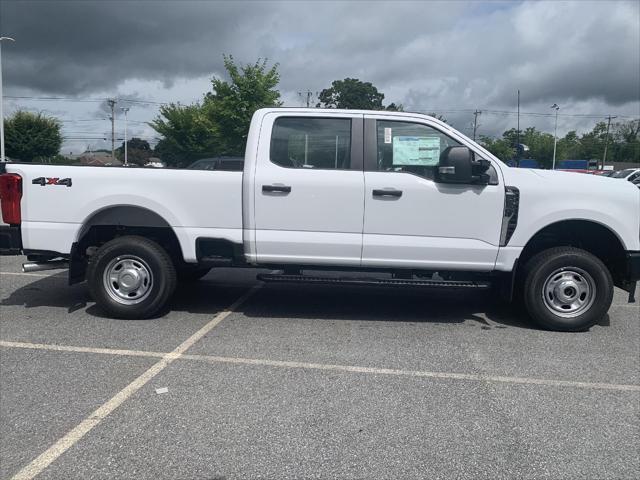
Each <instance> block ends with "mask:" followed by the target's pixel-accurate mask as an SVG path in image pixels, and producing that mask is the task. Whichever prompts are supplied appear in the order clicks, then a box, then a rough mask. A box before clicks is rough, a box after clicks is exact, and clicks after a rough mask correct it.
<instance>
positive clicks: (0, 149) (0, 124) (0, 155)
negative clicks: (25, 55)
mask: <svg viewBox="0 0 640 480" xmlns="http://www.w3.org/2000/svg"><path fill="white" fill-rule="evenodd" d="M3 40H8V41H10V42H15V40H14V39H13V38H10V37H0V162H5V161H6V157H5V156H4V114H3V113H2V103H3V102H4V98H3V97H2V41H3Z"/></svg>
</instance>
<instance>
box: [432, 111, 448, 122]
mask: <svg viewBox="0 0 640 480" xmlns="http://www.w3.org/2000/svg"><path fill="white" fill-rule="evenodd" d="M427 115H429V116H430V117H433V118H437V119H438V120H440V121H441V122H444V123H447V119H446V118H444V116H443V115H440V114H438V113H435V112H431V113H427Z"/></svg>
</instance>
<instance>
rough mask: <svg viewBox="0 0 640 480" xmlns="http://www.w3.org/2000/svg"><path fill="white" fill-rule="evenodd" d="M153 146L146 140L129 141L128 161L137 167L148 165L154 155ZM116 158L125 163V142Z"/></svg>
mask: <svg viewBox="0 0 640 480" xmlns="http://www.w3.org/2000/svg"><path fill="white" fill-rule="evenodd" d="M152 153H153V152H152V151H151V146H150V145H149V142H147V141H146V140H142V139H141V138H137V137H133V138H131V139H130V140H127V161H128V162H129V163H135V164H136V165H140V166H143V165H146V164H147V162H148V161H149V158H150V157H151V155H152ZM116 156H117V157H118V159H119V160H122V161H124V142H122V146H120V147H118V148H117V149H116Z"/></svg>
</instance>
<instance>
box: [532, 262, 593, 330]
mask: <svg viewBox="0 0 640 480" xmlns="http://www.w3.org/2000/svg"><path fill="white" fill-rule="evenodd" d="M542 297H543V298H544V304H545V306H546V307H547V308H548V309H549V310H550V311H551V312H552V313H553V314H554V315H557V316H559V317H563V318H572V317H577V316H578V315H580V314H581V313H583V312H585V311H587V310H589V308H591V305H593V301H594V300H595V297H596V286H595V282H594V281H593V278H591V275H589V274H588V273H587V272H585V271H584V270H582V269H581V268H577V267H568V268H559V269H557V270H556V271H555V272H553V273H552V274H551V275H549V276H548V277H547V279H546V280H545V282H544V286H543V287H542Z"/></svg>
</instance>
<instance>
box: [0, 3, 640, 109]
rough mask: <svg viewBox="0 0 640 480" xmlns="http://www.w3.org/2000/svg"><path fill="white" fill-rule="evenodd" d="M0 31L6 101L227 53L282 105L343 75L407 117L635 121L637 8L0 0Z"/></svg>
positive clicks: (182, 73) (169, 73)
mask: <svg viewBox="0 0 640 480" xmlns="http://www.w3.org/2000/svg"><path fill="white" fill-rule="evenodd" d="M0 32H1V33H2V34H3V35H9V36H14V37H15V38H16V39H17V40H18V41H17V42H16V43H15V44H14V45H12V47H11V51H8V50H9V49H7V51H6V53H5V52H3V53H5V55H4V58H3V60H4V78H5V86H6V87H5V88H6V89H7V90H6V91H5V93H10V92H11V91H15V90H17V89H20V91H21V92H24V91H29V92H33V94H34V95H35V94H49V95H71V96H87V95H91V94H92V93H95V92H108V91H116V90H117V89H118V86H119V85H122V84H123V82H125V81H127V80H132V79H135V80H136V81H153V82H157V81H160V82H162V83H163V84H165V85H172V83H173V82H175V81H176V80H178V79H189V78H196V77H202V76H205V75H212V74H214V73H216V72H222V71H223V67H222V54H223V53H231V54H233V55H234V56H235V57H236V58H237V59H238V60H240V61H243V62H252V61H255V60H256V59H257V58H258V57H268V58H269V59H270V61H273V62H278V63H279V64H280V72H281V77H282V81H281V88H282V90H283V93H284V94H285V98H287V96H288V98H295V92H297V91H301V90H306V89H307V88H308V89H311V90H313V91H317V90H320V89H322V88H325V87H327V86H328V85H329V84H330V82H331V81H332V80H335V79H340V78H345V77H347V76H350V77H358V78H361V79H362V80H366V81H371V82H373V83H374V84H375V85H376V86H377V87H378V88H379V89H380V90H381V91H383V92H385V94H386V96H387V98H386V101H387V102H391V101H393V102H396V103H404V104H405V106H407V107H408V108H409V109H416V110H417V109H422V108H424V109H428V108H431V107H436V106H437V107H441V108H444V107H448V108H449V109H452V110H453V109H455V107H458V108H462V107H467V108H475V107H476V106H483V107H485V108H496V109H497V108H503V107H505V106H510V107H513V102H514V96H515V91H516V90H517V89H520V90H522V91H523V92H526V94H525V95H523V101H524V102H525V103H526V104H528V105H530V106H531V108H536V107H539V108H544V109H548V105H550V104H551V103H555V102H557V103H560V104H561V105H563V106H564V105H567V104H571V105H573V106H574V108H576V109H577V108H579V109H580V112H581V113H589V112H590V111H591V110H592V108H598V109H600V110H602V109H603V108H606V109H607V111H618V110H622V111H624V112H627V113H629V114H630V115H636V114H638V115H640V112H639V111H638V109H639V108H640V98H639V97H640V92H639V89H640V46H639V45H640V3H639V2H635V1H629V2H626V1H622V2H613V1H603V2H591V1H589V2H560V1H558V2H550V1H549V2H517V3H516V2H505V3H499V2H487V3H482V2H386V3H385V2H365V1H359V2H287V1H284V2H241V1H235V2H160V1H142V2H86V1H85V2H77V1H71V2H61V1H49V2H30V1H20V2H18V1H6V0H3V1H2V2H0ZM140 93H141V94H142V95H144V92H140ZM201 93H202V92H195V93H194V99H195V98H196V97H197V96H199V95H200V94H201ZM155 100H161V101H165V100H171V99H167V98H161V99H155ZM590 105H591V107H590ZM636 112H637V113H636ZM449 116H450V117H455V113H451V114H450V115H449Z"/></svg>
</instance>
